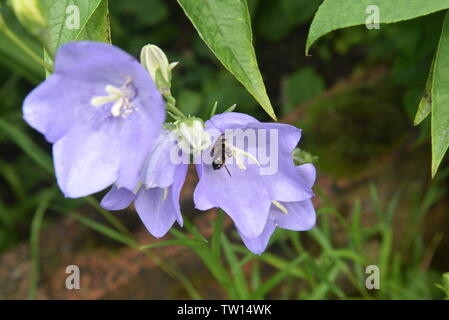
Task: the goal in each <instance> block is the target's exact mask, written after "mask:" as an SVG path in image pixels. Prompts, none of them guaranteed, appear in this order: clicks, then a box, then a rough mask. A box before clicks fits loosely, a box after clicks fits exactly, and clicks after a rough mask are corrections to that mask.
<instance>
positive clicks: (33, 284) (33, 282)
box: [28, 189, 55, 299]
mask: <svg viewBox="0 0 449 320" xmlns="http://www.w3.org/2000/svg"><path fill="white" fill-rule="evenodd" d="M54 194H55V190H54V189H50V190H49V191H48V192H46V193H45V194H44V195H43V197H42V200H41V202H40V203H39V206H38V207H37V209H36V213H35V214H34V217H33V221H32V222H31V236H30V252H31V260H32V263H33V268H32V271H31V279H30V288H29V290H28V299H35V298H36V294H37V289H38V282H39V269H40V261H39V235H40V231H41V228H42V222H43V221H44V215H45V212H46V211H47V208H48V205H49V203H50V200H51V198H52V197H53V196H54Z"/></svg>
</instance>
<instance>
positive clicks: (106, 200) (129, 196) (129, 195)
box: [100, 184, 136, 210]
mask: <svg viewBox="0 0 449 320" xmlns="http://www.w3.org/2000/svg"><path fill="white" fill-rule="evenodd" d="M135 197H136V195H135V194H134V193H133V192H131V191H129V190H128V189H125V188H120V189H119V188H117V186H116V185H115V184H114V185H112V188H111V190H109V192H108V193H107V194H106V195H105V196H104V197H103V199H102V200H101V203H100V205H101V206H102V207H103V208H105V209H106V210H123V209H126V208H127V207H128V206H129V205H130V204H131V202H132V201H133V200H134V198H135Z"/></svg>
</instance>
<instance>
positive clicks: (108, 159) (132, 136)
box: [53, 114, 152, 198]
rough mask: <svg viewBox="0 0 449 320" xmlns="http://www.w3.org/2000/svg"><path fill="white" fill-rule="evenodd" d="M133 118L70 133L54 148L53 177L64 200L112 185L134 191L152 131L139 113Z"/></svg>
mask: <svg viewBox="0 0 449 320" xmlns="http://www.w3.org/2000/svg"><path fill="white" fill-rule="evenodd" d="M133 117H134V119H133V121H128V120H130V119H115V120H116V121H112V122H106V123H104V124H103V125H102V126H101V127H99V128H96V129H92V130H87V129H86V130H84V131H82V130H72V132H71V133H69V134H67V135H65V136H64V137H63V138H61V139H59V140H58V141H57V142H56V143H55V144H54V145H53V159H54V163H55V170H56V178H57V180H58V184H59V187H60V188H61V190H62V191H63V193H64V194H65V196H66V197H71V198H76V197H84V196H87V195H89V194H92V193H95V192H98V191H101V190H103V189H105V188H106V187H108V186H110V185H111V184H112V183H114V182H116V184H117V185H118V187H125V188H127V189H128V190H134V189H135V188H136V186H137V181H138V178H139V173H140V168H141V167H142V165H143V162H144V159H145V156H146V154H147V153H148V152H145V150H149V147H150V146H151V143H152V140H151V139H150V138H149V137H148V135H150V137H151V131H152V129H149V127H150V126H148V123H147V121H146V118H145V117H142V116H141V114H135V115H133Z"/></svg>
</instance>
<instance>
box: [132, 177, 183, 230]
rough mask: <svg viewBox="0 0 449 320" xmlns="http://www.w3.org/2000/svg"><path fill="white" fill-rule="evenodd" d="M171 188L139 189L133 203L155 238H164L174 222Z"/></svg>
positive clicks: (174, 213) (174, 211)
mask: <svg viewBox="0 0 449 320" xmlns="http://www.w3.org/2000/svg"><path fill="white" fill-rule="evenodd" d="M171 188H172V187H171V186H170V187H168V188H157V187H156V188H151V189H145V188H141V190H140V191H139V193H138V194H137V198H136V200H135V201H134V204H135V206H136V210H137V213H138V214H139V217H140V219H141V220H142V222H143V224H144V225H145V227H146V228H147V230H148V231H149V232H150V233H151V234H152V235H153V236H155V237H156V238H160V237H162V236H164V235H165V234H166V233H167V232H168V230H170V228H171V226H172V225H173V223H174V222H175V221H176V210H175V208H174V207H173V202H172V201H171V192H172V190H171ZM164 190H166V191H164Z"/></svg>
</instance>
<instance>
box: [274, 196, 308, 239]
mask: <svg viewBox="0 0 449 320" xmlns="http://www.w3.org/2000/svg"><path fill="white" fill-rule="evenodd" d="M282 205H283V206H284V207H285V208H286V209H287V214H284V213H282V212H281V211H280V210H279V209H278V208H276V207H275V206H272V207H271V210H270V216H271V217H272V218H273V219H274V221H275V223H276V224H277V226H278V227H279V228H283V229H288V230H295V231H305V230H309V229H312V228H313V227H314V226H315V223H316V214H315V209H314V207H313V204H312V201H311V200H310V199H308V200H304V201H299V202H282Z"/></svg>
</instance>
